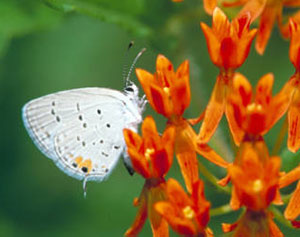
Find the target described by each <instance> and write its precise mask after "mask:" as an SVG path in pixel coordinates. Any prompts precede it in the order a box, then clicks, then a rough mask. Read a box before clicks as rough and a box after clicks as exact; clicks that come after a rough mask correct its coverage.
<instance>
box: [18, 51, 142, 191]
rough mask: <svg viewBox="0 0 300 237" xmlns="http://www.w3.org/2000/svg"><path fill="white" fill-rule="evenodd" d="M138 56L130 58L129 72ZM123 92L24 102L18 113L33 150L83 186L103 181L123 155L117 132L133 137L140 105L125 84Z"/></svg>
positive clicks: (80, 92)
mask: <svg viewBox="0 0 300 237" xmlns="http://www.w3.org/2000/svg"><path fill="white" fill-rule="evenodd" d="M142 53H143V51H141V52H140V53H139V54H138V55H137V56H136V58H135V60H134V62H133V65H132V66H131V69H130V71H129V73H128V76H127V79H128V81H129V76H130V73H131V70H132V68H133V66H134V64H135V62H136V61H137V59H138V57H139V56H140V55H141V54H142ZM128 81H127V83H126V84H127V85H126V87H125V88H124V91H123V92H121V91H118V90H113V89H107V88H97V87H94V88H93V87H91V88H79V89H72V90H66V91H61V92H57V93H53V94H49V95H46V96H43V97H40V98H37V99H34V100H31V101H29V102H28V103H27V104H25V105H24V107H23V109H22V117H23V122H24V125H25V128H26V129H27V132H28V133H29V135H30V137H31V139H32V140H33V142H34V143H35V145H36V146H37V147H38V148H39V150H40V151H41V152H42V153H43V154H44V155H46V156H47V157H48V158H50V159H52V160H53V161H54V163H55V164H56V165H57V166H58V167H59V168H60V169H61V170H62V171H63V172H65V173H66V174H67V175H69V176H71V177H73V178H76V179H79V180H83V181H84V189H85V184H86V182H87V181H90V180H92V181H98V182H100V181H103V180H104V179H106V178H107V177H108V176H109V175H110V173H111V171H112V170H113V169H114V167H115V166H116V164H117V162H118V160H119V157H120V156H121V155H122V154H123V158H124V164H125V166H126V167H127V168H128V170H129V171H130V172H131V171H132V165H131V162H130V158H129V157H128V155H127V152H126V145H125V141H124V138H123V129H124V128H129V129H132V130H133V131H137V128H138V124H139V123H141V122H142V112H143V110H144V108H145V105H146V102H147V101H146V100H145V96H144V97H141V98H140V97H139V95H138V93H139V91H138V87H137V86H136V85H135V84H134V83H133V82H131V81H129V82H128Z"/></svg>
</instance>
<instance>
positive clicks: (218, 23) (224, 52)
mask: <svg viewBox="0 0 300 237" xmlns="http://www.w3.org/2000/svg"><path fill="white" fill-rule="evenodd" d="M200 25H201V28H202V30H203V32H204V35H205V38H206V42H207V47H208V52H209V55H210V58H211V60H212V62H213V63H214V64H215V65H216V66H218V67H220V68H223V69H225V71H226V70H228V69H236V68H238V67H240V66H241V65H242V64H243V63H244V61H245V59H246V58H247V56H248V54H249V50H250V46H251V43H252V40H253V38H254V36H255V34H256V30H255V29H253V30H249V26H250V15H249V14H244V15H242V16H241V17H239V18H237V19H235V20H233V21H232V23H230V22H229V20H228V18H227V17H226V15H225V14H224V13H223V12H222V11H221V10H220V9H219V8H215V10H214V11H213V23H212V28H210V27H209V26H207V25H206V24H205V23H203V22H201V23H200Z"/></svg>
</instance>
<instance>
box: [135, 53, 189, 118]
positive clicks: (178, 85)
mask: <svg viewBox="0 0 300 237" xmlns="http://www.w3.org/2000/svg"><path fill="white" fill-rule="evenodd" d="M136 75H137V78H138V79H139V81H140V83H141V85H142V87H143V89H144V92H145V94H146V96H147V99H148V101H149V103H150V105H151V106H152V108H153V109H154V110H155V111H156V112H157V113H159V114H162V115H163V116H165V117H167V118H168V119H172V118H173V117H178V116H182V114H183V112H184V110H185V109H186V108H187V107H188V106H189V104H190V100H191V95H190V84H189V63H188V61H184V62H183V63H182V64H181V65H180V66H179V68H178V69H177V71H176V72H174V69H173V65H172V63H171V62H170V61H169V60H168V59H167V58H166V57H164V56H163V55H158V57H157V60H156V73H155V74H154V75H152V74H151V73H149V72H147V71H145V70H143V69H139V68H138V69H136Z"/></svg>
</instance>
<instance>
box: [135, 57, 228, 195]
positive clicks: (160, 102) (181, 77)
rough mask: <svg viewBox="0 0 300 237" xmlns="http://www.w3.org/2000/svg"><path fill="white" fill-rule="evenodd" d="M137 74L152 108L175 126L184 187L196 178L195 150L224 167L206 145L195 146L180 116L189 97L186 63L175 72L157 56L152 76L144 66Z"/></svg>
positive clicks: (186, 105) (187, 103) (167, 61)
mask: <svg viewBox="0 0 300 237" xmlns="http://www.w3.org/2000/svg"><path fill="white" fill-rule="evenodd" d="M136 74H137V77H138V79H139V81H140V83H141V85H142V87H143V89H144V91H145V94H146V96H147V99H148V100H149V103H150V105H151V106H152V108H153V109H154V110H155V111H156V112H158V113H160V114H162V115H164V116H165V117H167V118H168V126H174V127H175V129H176V138H175V153H176V157H177V160H178V163H179V166H180V169H181V173H182V175H183V178H184V181H185V183H186V186H187V189H188V191H189V192H191V190H192V185H193V183H194V182H195V181H197V180H198V178H199V175H198V160H197V154H196V152H197V153H198V154H200V155H202V156H204V157H205V158H207V159H208V160H210V161H212V162H214V163H216V164H217V165H220V166H222V167H226V166H227V162H226V161H224V160H223V159H222V158H221V157H220V156H218V155H217V154H216V153H215V152H214V151H213V150H212V149H211V148H210V147H209V146H208V145H206V144H201V145H198V144H197V143H196V142H197V135H196V134H195V132H194V130H193V128H192V127H191V126H190V124H189V123H188V122H187V121H186V119H184V118H183V117H182V115H183V113H184V111H185V109H186V108H187V107H188V105H189V103H190V99H191V95H190V85H189V63H188V61H185V62H183V63H182V64H181V65H180V66H179V68H178V69H177V71H176V72H174V70H173V65H172V63H171V62H170V61H169V60H168V59H167V58H166V57H164V56H162V55H158V57H157V60H156V73H155V74H154V75H153V74H151V73H149V72H147V71H145V70H143V69H136Z"/></svg>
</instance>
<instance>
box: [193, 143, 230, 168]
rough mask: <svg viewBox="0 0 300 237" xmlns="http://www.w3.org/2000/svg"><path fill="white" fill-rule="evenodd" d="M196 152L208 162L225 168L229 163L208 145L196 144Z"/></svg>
mask: <svg viewBox="0 0 300 237" xmlns="http://www.w3.org/2000/svg"><path fill="white" fill-rule="evenodd" d="M196 152H197V153H198V154H200V155H201V156H203V157H204V158H206V159H207V160H209V161H210V162H212V163H214V164H216V165H218V166H220V167H223V168H226V167H227V166H228V165H229V163H228V162H227V161H225V160H224V159H223V158H222V157H221V156H219V155H218V154H217V153H216V152H215V151H214V150H213V149H212V148H211V147H210V146H209V145H207V144H202V143H198V144H197V146H196Z"/></svg>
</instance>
